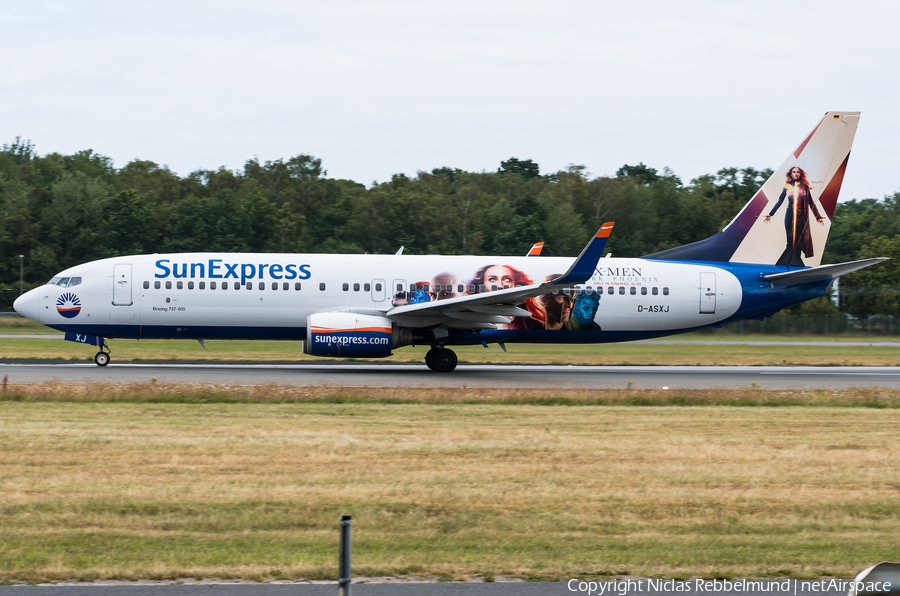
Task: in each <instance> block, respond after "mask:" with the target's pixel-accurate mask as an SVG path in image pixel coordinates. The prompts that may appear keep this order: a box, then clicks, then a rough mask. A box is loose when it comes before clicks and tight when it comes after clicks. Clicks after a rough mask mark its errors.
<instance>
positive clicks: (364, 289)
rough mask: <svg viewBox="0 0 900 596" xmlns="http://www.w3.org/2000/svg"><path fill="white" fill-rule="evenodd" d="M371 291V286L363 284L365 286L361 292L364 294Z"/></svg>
mask: <svg viewBox="0 0 900 596" xmlns="http://www.w3.org/2000/svg"><path fill="white" fill-rule="evenodd" d="M371 289H372V286H371V285H370V284H365V285H364V286H363V291H364V292H368V291H370V290H371Z"/></svg>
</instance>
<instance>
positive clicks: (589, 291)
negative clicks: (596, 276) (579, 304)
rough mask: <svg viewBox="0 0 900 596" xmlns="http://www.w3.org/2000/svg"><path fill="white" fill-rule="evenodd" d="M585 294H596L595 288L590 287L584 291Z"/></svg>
mask: <svg viewBox="0 0 900 596" xmlns="http://www.w3.org/2000/svg"><path fill="white" fill-rule="evenodd" d="M584 293H585V294H588V295H590V294H593V293H594V288H592V287H591V286H588V287H586V288H585V289H584Z"/></svg>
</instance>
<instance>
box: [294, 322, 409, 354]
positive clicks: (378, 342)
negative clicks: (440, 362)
mask: <svg viewBox="0 0 900 596" xmlns="http://www.w3.org/2000/svg"><path fill="white" fill-rule="evenodd" d="M411 343H412V332H411V331H410V330H409V329H399V328H397V327H395V326H394V323H393V322H392V321H391V320H390V319H388V318H387V317H383V316H377V315H365V314H359V313H353V312H319V313H315V314H313V315H310V316H309V317H308V318H307V319H306V341H305V342H303V353H304V354H310V355H311V356H344V357H348V358H384V357H386V356H390V355H391V350H392V349H394V348H399V347H400V346H406V345H409V344H411Z"/></svg>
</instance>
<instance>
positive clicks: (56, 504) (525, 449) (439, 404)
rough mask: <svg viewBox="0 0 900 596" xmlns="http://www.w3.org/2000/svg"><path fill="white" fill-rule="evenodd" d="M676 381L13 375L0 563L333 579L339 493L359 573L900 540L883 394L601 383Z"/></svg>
mask: <svg viewBox="0 0 900 596" xmlns="http://www.w3.org/2000/svg"><path fill="white" fill-rule="evenodd" d="M629 395H630V396H632V397H631V398H629V397H628V396H629ZM674 395H675V394H674V393H669V392H665V393H663V392H627V391H619V392H604V393H602V394H601V393H598V392H562V393H559V392H557V393H554V394H552V395H550V394H546V395H543V396H542V394H540V393H537V392H532V393H522V392H515V391H506V392H503V391H491V392H489V393H488V392H486V391H485V390H469V391H468V392H467V394H464V395H459V394H452V395H448V394H447V393H446V392H443V391H439V390H431V391H429V390H406V391H405V392H402V391H401V392H397V391H390V390H386V389H382V390H344V393H335V392H334V390H328V389H324V388H319V389H312V390H310V389H303V388H279V387H258V388H242V389H239V390H235V389H228V388H216V387H202V386H162V387H160V386H151V385H140V386H137V385H135V386H113V385H107V386H85V385H80V386H77V387H73V388H66V387H64V386H58V385H49V384H48V385H41V386H38V385H30V386H14V385H11V386H9V387H8V388H6V391H5V392H3V394H2V398H0V578H6V579H15V580H37V579H62V578H67V579H68V578H77V579H97V578H113V577H121V578H139V577H140V578H174V577H184V576H196V577H211V576H216V577H223V578H224V577H246V578H255V579H262V580H265V579H267V578H280V577H306V578H325V577H331V578H333V577H334V575H335V571H336V560H337V559H336V554H337V550H336V549H337V520H338V516H339V515H340V514H342V513H350V514H353V516H354V572H355V574H357V575H383V574H387V575H403V574H439V575H441V576H442V577H446V578H449V579H452V578H460V577H471V576H477V575H481V576H486V577H489V576H491V575H499V574H504V575H515V576H521V577H527V578H562V579H567V578H568V577H571V576H574V575H578V576H581V577H585V576H591V575H622V574H642V575H653V576H667V577H688V576H693V575H701V576H707V577H713V576H715V577H738V576H740V577H761V576H766V577H772V576H794V577H811V576H821V575H838V576H844V577H848V576H852V575H853V574H855V573H856V572H858V571H859V570H860V569H863V568H864V567H866V566H869V565H871V564H872V563H873V562H877V561H881V560H892V559H896V554H897V547H896V536H897V534H898V531H900V515H898V514H900V501H898V499H897V490H898V487H900V473H898V472H900V457H898V456H900V443H898V441H897V440H896V436H897V433H896V429H897V426H898V423H900V408H898V407H897V406H898V405H900V403H898V402H900V399H898V395H897V392H892V391H883V390H882V391H875V390H867V391H850V392H821V391H820V392H811V393H794V392H768V393H767V392H760V391H751V390H746V391H736V392H689V393H686V394H683V395H681V396H680V399H681V400H682V403H695V404H699V403H741V404H743V405H747V406H750V405H755V406H756V407H722V406H718V407H710V406H705V405H694V406H691V407H688V406H677V405H668V406H662V407H660V406H653V405H647V406H645V407H635V406H626V405H615V404H616V403H622V404H625V403H644V404H652V403H660V404H667V403H668V404H672V403H678V402H677V401H673V396H674ZM602 396H606V397H605V399H606V400H607V401H606V402H602V401H598V400H600V399H603V398H602ZM635 396H637V399H636V398H635ZM129 399H130V400H131V401H132V402H133V403H121V400H129ZM566 399H567V400H568V401H565V400H566ZM629 399H631V401H628V400H629ZM704 399H705V400H706V402H704V401H703V400H704ZM116 400H120V401H116ZM154 400H156V401H171V402H181V403H150V402H152V401H154ZM542 400H543V401H542ZM554 400H556V401H554ZM616 400H619V401H618V402H617V401H616ZM716 400H719V401H716ZM729 400H731V401H730V402H729ZM754 400H756V401H754ZM203 401H206V402H209V403H189V402H203ZM217 401H218V402H229V401H231V402H235V403H215V402H217ZM463 401H465V402H467V403H460V402H463ZM104 402H105V403H104ZM404 402H408V403H404ZM553 403H565V404H569V405H538V404H553ZM598 403H606V404H607V405H596V404H598ZM766 403H773V404H778V405H791V407H767V406H765V405H764V404H766ZM474 404H477V405H474ZM572 404H581V405H579V406H574V405H572ZM804 404H812V405H804ZM867 405H876V406H881V409H877V408H874V407H854V408H848V407H834V406H867Z"/></svg>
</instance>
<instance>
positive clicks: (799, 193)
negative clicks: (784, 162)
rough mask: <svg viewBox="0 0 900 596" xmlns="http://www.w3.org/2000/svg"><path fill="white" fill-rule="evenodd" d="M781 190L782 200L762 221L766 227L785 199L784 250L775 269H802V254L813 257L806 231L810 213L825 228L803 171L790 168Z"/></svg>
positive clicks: (807, 231) (809, 233)
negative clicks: (785, 266)
mask: <svg viewBox="0 0 900 596" xmlns="http://www.w3.org/2000/svg"><path fill="white" fill-rule="evenodd" d="M786 178H787V179H786V180H785V182H784V187H783V188H782V189H781V196H779V197H778V202H777V203H775V206H774V207H773V208H772V210H771V211H770V212H769V214H768V215H766V217H765V219H764V221H765V223H769V221H771V220H772V216H773V215H775V212H776V211H778V208H779V207H781V204H782V203H783V202H784V199H785V198H787V207H786V209H785V211H784V233H785V236H786V244H787V245H786V246H785V249H784V252H783V253H781V256H780V257H779V258H778V261H777V262H776V263H775V264H776V265H797V266H800V267H803V266H804V264H803V258H802V257H801V255H800V253H801V252H802V253H803V255H805V256H806V257H807V258H809V257H812V256H814V254H815V253H814V252H813V240H812V233H811V231H810V229H809V211H810V210H812V212H813V215H815V216H816V221H817V222H818V223H819V225H820V226H824V225H825V220H824V219H823V218H822V216H821V215H819V210H818V208H817V207H816V202H815V200H813V196H812V189H811V188H810V186H809V181H808V180H807V179H806V172H804V171H803V168H799V167H796V166H795V167H793V168H791V169H790V170H789V171H788V173H787V176H786Z"/></svg>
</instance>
